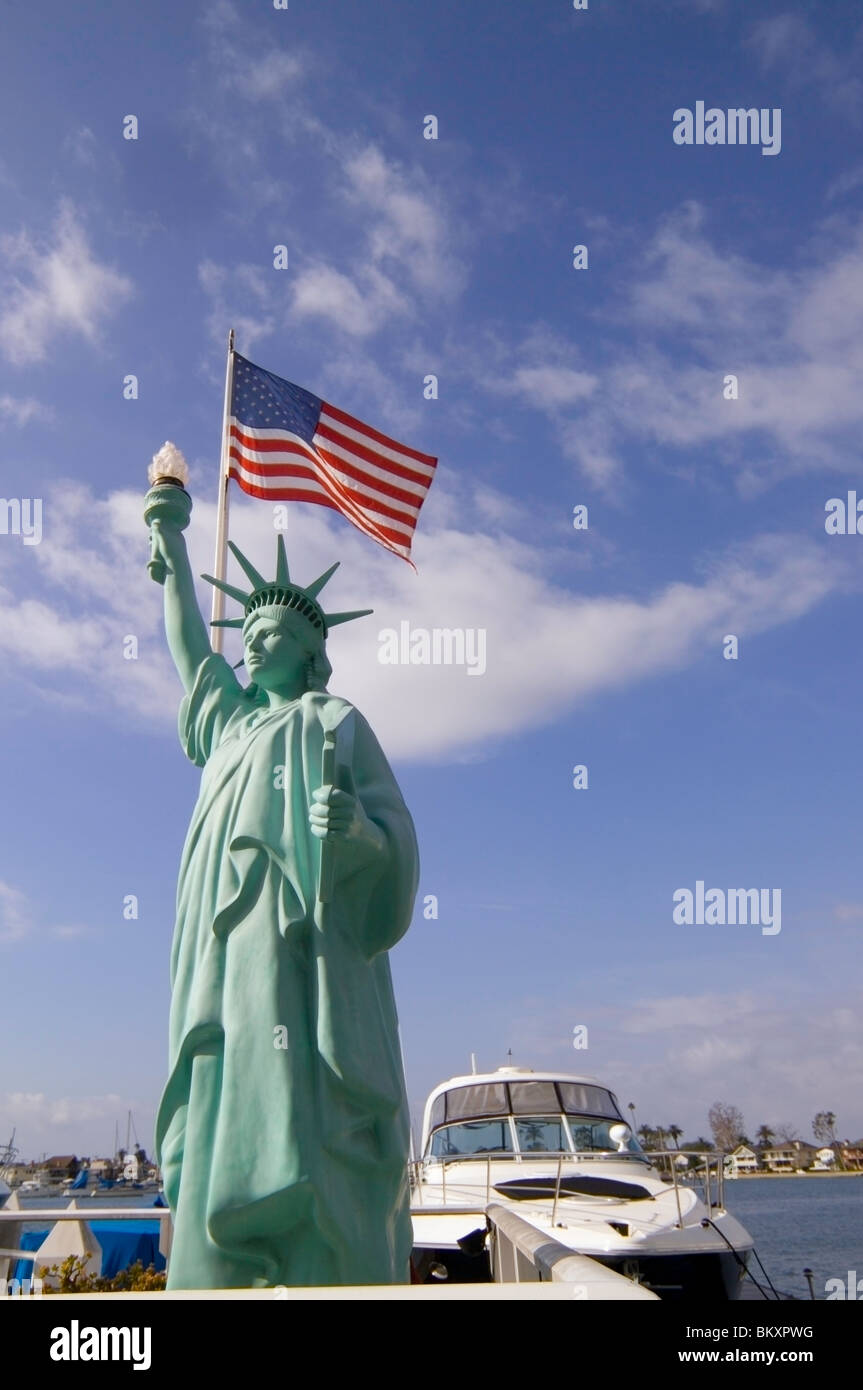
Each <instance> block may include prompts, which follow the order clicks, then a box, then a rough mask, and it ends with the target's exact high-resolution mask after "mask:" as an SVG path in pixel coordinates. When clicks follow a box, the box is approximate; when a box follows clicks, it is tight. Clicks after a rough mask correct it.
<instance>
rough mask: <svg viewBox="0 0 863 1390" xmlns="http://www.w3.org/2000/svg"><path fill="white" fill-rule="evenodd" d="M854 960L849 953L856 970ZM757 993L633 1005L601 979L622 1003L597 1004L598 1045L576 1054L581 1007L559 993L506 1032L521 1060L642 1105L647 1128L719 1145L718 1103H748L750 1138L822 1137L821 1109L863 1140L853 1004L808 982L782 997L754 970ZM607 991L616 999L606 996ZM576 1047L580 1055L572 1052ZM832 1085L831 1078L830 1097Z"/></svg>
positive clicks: (861, 1066)
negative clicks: (774, 1132)
mask: <svg viewBox="0 0 863 1390" xmlns="http://www.w3.org/2000/svg"><path fill="white" fill-rule="evenodd" d="M853 958H854V955H853V952H850V951H849V955H848V963H849V969H850V968H851V961H852V960H853ZM750 978H751V979H752V981H753V984H752V991H751V992H748V991H744V992H738V991H731V992H729V993H727V994H723V993H721V992H712V993H701V994H691V995H686V994H681V995H677V996H665V997H657V998H649V997H643V996H642V997H638V996H636V997H635V998H634V999H632V1000H631V1001H630V1000H627V999H626V998H621V997H620V995H621V993H622V991H621V988H620V981H619V979H617V977H615V978H614V983H613V984H611V983H610V982H609V979H608V977H607V976H605V975H603V976H601V977H600V978H599V980H597V979H596V978H594V979H593V980H592V982H591V990H592V991H598V997H607V998H615V1003H614V1004H611V1005H609V1004H606V1005H594V1006H592V1007H591V1019H592V1023H591V1027H590V1046H589V1050H588V1051H587V1052H577V1053H576V1052H573V1050H572V1046H571V1041H570V1040H571V1037H572V1026H573V1022H574V1018H573V1009H572V1003H571V1000H570V1001H569V1002H568V1003H566V1004H564V1003H562V1002H561V1001H560V1000H559V998H558V997H556V995H555V993H554V991H552V993H551V994H548V993H546V996H545V997H544V999H543V1000H542V1001H538V1000H537V1001H534V1000H525V1001H523V1004H522V1008H521V1016H520V1017H519V1016H518V1014H517V1015H516V1018H515V1020H514V1021H513V1019H512V1005H511V1004H510V1005H508V1015H507V1020H506V1032H505V1035H506V1036H507V1037H508V1038H511V1039H512V1041H513V1047H514V1050H515V1052H516V1055H517V1056H518V1057H524V1058H531V1059H535V1063H534V1064H535V1065H541V1066H549V1067H552V1068H553V1067H564V1068H566V1069H567V1070H570V1071H582V1070H584V1071H587V1072H590V1073H591V1074H594V1075H596V1076H598V1078H599V1079H600V1080H601V1081H604V1082H605V1083H606V1084H607V1085H610V1086H611V1087H612V1089H613V1090H616V1091H617V1094H618V1097H619V1099H620V1101H621V1103H622V1104H623V1105H624V1107H625V1106H626V1105H627V1104H628V1102H629V1101H630V1100H633V1101H634V1102H635V1105H636V1112H637V1122H638V1124H639V1125H641V1124H644V1123H647V1124H651V1125H656V1124H661V1125H665V1126H667V1125H669V1124H680V1125H681V1126H682V1127H683V1128H684V1130H685V1137H686V1138H687V1139H694V1138H695V1137H696V1135H698V1134H705V1135H707V1136H708V1137H709V1134H710V1130H709V1125H708V1119H707V1112H708V1110H709V1108H710V1106H711V1104H712V1103H713V1102H714V1101H715V1100H722V1101H725V1102H726V1103H730V1104H732V1105H737V1106H738V1107H739V1108H740V1109H741V1110H742V1112H743V1116H744V1122H745V1125H746V1128H747V1131H748V1133H749V1135H750V1137H754V1134H755V1131H756V1130H757V1129H758V1126H759V1125H761V1124H768V1125H771V1126H776V1125H778V1124H781V1123H783V1122H785V1121H787V1119H788V1116H789V1115H790V1116H792V1117H793V1121H794V1123H795V1124H796V1126H797V1128H798V1130H799V1132H800V1134H801V1136H802V1137H803V1138H809V1139H810V1140H811V1137H812V1131H811V1122H812V1117H813V1115H814V1114H815V1113H816V1111H818V1110H821V1109H825V1108H828V1107H829V1108H830V1109H832V1110H835V1112H836V1113H837V1115H838V1116H839V1126H838V1127H839V1132H840V1134H841V1135H842V1137H843V1138H851V1139H856V1138H857V1137H858V1136H859V1135H860V1133H861V1131H863V1111H861V1108H860V1097H861V1095H863V1039H861V1037H860V1030H859V1024H858V1011H857V1010H856V1008H855V1007H854V1005H855V1003H856V1001H855V1000H854V998H853V995H851V994H849V993H848V992H843V991H842V990H841V989H838V988H837V986H836V983H835V980H836V978H841V976H839V975H837V976H835V977H834V978H831V980H830V983H829V986H828V989H827V991H826V992H825V991H823V990H820V987H819V983H818V981H817V978H816V980H815V981H814V982H813V983H814V989H813V990H812V991H811V992H810V991H809V990H808V989H807V981H806V979H805V977H800V978H797V979H795V981H794V982H793V983H787V982H786V986H785V987H783V989H782V991H781V992H780V990H779V989H777V988H776V979H775V971H771V970H770V969H769V968H768V967H767V966H766V965H763V967H762V966H759V965H757V964H753V966H752V969H751V972H750ZM603 991H605V993H604V994H603ZM567 1046H568V1050H567ZM825 1078H827V1079H828V1081H829V1086H828V1089H827V1091H825Z"/></svg>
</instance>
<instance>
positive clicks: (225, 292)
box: [198, 260, 279, 352]
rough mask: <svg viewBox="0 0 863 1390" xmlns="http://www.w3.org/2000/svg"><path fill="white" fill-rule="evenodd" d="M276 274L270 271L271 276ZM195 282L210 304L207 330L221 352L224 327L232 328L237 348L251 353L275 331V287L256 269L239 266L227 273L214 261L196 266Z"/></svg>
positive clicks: (254, 267) (272, 281) (259, 269)
mask: <svg viewBox="0 0 863 1390" xmlns="http://www.w3.org/2000/svg"><path fill="white" fill-rule="evenodd" d="M278 273H279V272H277V271H276V270H273V272H272V276H273V277H276V276H277V275H278ZM198 282H199V284H200V286H201V288H202V289H203V290H204V292H205V294H206V295H207V296H208V297H209V300H210V305H211V307H210V312H209V314H208V315H207V327H208V329H209V332H210V336H211V337H212V338H213V339H214V341H217V342H218V344H219V346H220V348H224V346H225V325H226V324H231V325H232V326H233V328H234V330H235V332H236V334H237V339H238V346H240V345H242V348H243V351H245V352H251V351H252V350H253V348H254V346H255V344H256V343H258V342H260V340H261V339H262V338H268V337H269V336H270V334H271V333H272V332H273V331H274V329H275V327H276V317H275V315H274V313H273V299H274V297H275V296H274V290H275V288H276V285H275V284H274V280H273V279H272V278H270V277H268V276H267V274H266V273H265V271H263V270H262V269H261V267H260V266H257V265H238V266H235V267H233V269H231V270H229V269H228V268H227V267H226V266H223V265H218V264H217V263H216V262H215V261H211V260H204V261H202V262H201V264H200V265H199V266H198Z"/></svg>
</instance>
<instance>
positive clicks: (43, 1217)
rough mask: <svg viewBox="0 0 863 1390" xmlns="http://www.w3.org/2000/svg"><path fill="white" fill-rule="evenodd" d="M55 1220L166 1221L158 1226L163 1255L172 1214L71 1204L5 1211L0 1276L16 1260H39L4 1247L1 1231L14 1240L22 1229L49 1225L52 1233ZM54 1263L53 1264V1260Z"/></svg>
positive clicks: (0, 1221) (0, 1217)
mask: <svg viewBox="0 0 863 1390" xmlns="http://www.w3.org/2000/svg"><path fill="white" fill-rule="evenodd" d="M58 1221H77V1222H78V1223H79V1224H80V1225H83V1226H87V1225H89V1224H90V1222H91V1221H159V1222H167V1223H168V1224H167V1226H160V1240H159V1246H160V1249H161V1251H162V1253H163V1254H165V1255H167V1252H168V1251H169V1250H170V1248H171V1234H172V1226H171V1212H170V1209H169V1208H168V1207H98V1208H97V1207H92V1208H87V1207H78V1206H73V1205H70V1206H68V1207H61V1208H60V1209H59V1210H58V1208H57V1207H19V1208H18V1209H17V1210H15V1209H13V1210H12V1211H9V1210H8V1208H4V1209H3V1210H2V1211H0V1273H2V1271H3V1268H4V1267H5V1268H6V1269H7V1270H8V1268H9V1264H10V1262H14V1261H16V1260H29V1261H31V1262H32V1263H33V1264H34V1265H35V1264H36V1262H37V1260H38V1259H39V1250H38V1249H37V1250H21V1249H18V1248H17V1247H14V1246H11V1245H7V1243H6V1241H5V1239H4V1228H5V1227H6V1226H10V1227H12V1228H13V1229H12V1237H13V1239H14V1238H15V1237H16V1236H17V1235H18V1233H19V1232H20V1229H21V1227H22V1226H29V1225H40V1226H41V1225H42V1224H43V1223H44V1224H45V1225H46V1226H50V1228H51V1231H53V1229H54V1226H55V1224H56V1223H57V1222H58ZM43 1258H44V1257H43ZM55 1263H56V1261H55Z"/></svg>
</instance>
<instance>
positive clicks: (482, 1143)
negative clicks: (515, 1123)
mask: <svg viewBox="0 0 863 1390" xmlns="http://www.w3.org/2000/svg"><path fill="white" fill-rule="evenodd" d="M498 1153H505V1154H511V1153H512V1138H511V1135H510V1130H509V1122H508V1121H507V1120H471V1121H470V1122H468V1123H467V1124H463V1125H447V1126H446V1128H445V1129H439V1130H438V1131H437V1133H436V1134H433V1135H432V1141H431V1155H432V1157H433V1158H450V1157H452V1156H453V1155H462V1156H465V1157H467V1156H469V1155H470V1154H498Z"/></svg>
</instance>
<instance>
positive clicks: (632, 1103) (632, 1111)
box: [626, 1100, 637, 1134]
mask: <svg viewBox="0 0 863 1390" xmlns="http://www.w3.org/2000/svg"><path fill="white" fill-rule="evenodd" d="M626 1108H627V1110H628V1111H629V1113H630V1114H631V1115H632V1124H631V1125H630V1126H629V1128H630V1129H631V1130H632V1132H633V1134H635V1132H636V1130H635V1126H636V1124H637V1121H636V1118H635V1101H634V1100H631V1101H630V1102H629V1104H628V1105H627V1107H626Z"/></svg>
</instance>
